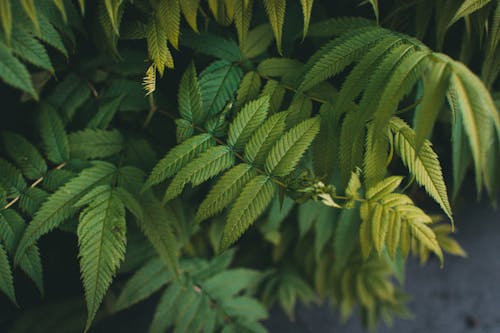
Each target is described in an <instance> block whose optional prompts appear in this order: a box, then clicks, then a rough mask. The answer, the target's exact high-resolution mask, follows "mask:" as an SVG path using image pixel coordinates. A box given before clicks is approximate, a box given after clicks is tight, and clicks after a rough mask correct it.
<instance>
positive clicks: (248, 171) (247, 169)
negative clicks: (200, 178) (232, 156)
mask: <svg viewBox="0 0 500 333" xmlns="http://www.w3.org/2000/svg"><path fill="white" fill-rule="evenodd" d="M256 175H257V172H256V171H255V169H254V168H253V167H252V166H250V165H248V164H246V163H242V164H239V165H237V166H235V167H233V168H232V169H230V170H229V171H227V172H226V173H225V174H224V175H222V177H220V179H219V180H218V181H217V183H215V185H214V186H213V187H212V188H211V189H210V192H209V193H208V195H207V197H206V198H205V199H204V200H203V201H202V203H201V205H200V207H199V208H198V212H197V213H196V217H195V221H196V222H201V221H204V220H206V219H207V218H209V217H212V216H214V215H216V214H218V213H220V212H221V211H222V210H223V209H224V208H225V207H227V206H228V205H229V204H230V203H231V202H232V201H233V200H234V199H235V198H236V197H237V196H238V194H239V193H240V192H241V190H242V189H243V187H244V186H245V185H246V184H247V183H248V181H249V180H250V179H252V178H254V177H255V176H256Z"/></svg>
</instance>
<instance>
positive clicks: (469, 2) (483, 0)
mask: <svg viewBox="0 0 500 333" xmlns="http://www.w3.org/2000/svg"><path fill="white" fill-rule="evenodd" d="M490 2H491V0H464V1H463V2H462V4H461V5H460V7H459V8H458V9H457V11H456V12H455V15H453V17H452V18H451V19H450V20H449V22H448V23H447V25H446V28H449V27H451V26H452V25H453V24H454V23H455V22H457V21H458V20H460V19H461V18H463V17H465V16H468V15H470V14H472V13H474V12H475V11H477V10H479V9H481V8H482V7H484V6H486V5H487V4H489V3H490Z"/></svg>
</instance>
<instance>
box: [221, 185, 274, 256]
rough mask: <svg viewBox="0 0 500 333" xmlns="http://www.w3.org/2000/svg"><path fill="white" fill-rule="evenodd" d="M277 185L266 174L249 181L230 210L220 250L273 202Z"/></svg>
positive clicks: (236, 237) (230, 243)
mask: <svg viewBox="0 0 500 333" xmlns="http://www.w3.org/2000/svg"><path fill="white" fill-rule="evenodd" d="M275 191H276V185H274V184H273V181H272V180H271V179H270V178H269V177H267V176H264V175H260V176H257V177H255V178H253V179H252V180H251V181H250V182H248V183H247V184H246V185H245V187H244V188H243V191H242V192H241V194H240V196H239V197H238V199H236V202H235V203H234V205H233V206H232V208H231V210H230V211H229V214H228V217H227V222H226V225H225V226H224V232H223V234H222V239H221V246H220V250H221V251H224V250H225V249H227V248H228V247H229V246H231V245H232V244H233V243H234V242H236V240H237V239H238V238H240V237H241V235H242V234H243V233H244V232H245V230H247V229H248V228H249V227H250V225H251V224H252V223H253V222H255V220H256V219H257V218H258V217H259V216H260V215H261V214H262V213H263V212H264V210H265V209H266V208H267V206H268V205H269V204H270V203H271V200H272V199H273V196H274V193H275Z"/></svg>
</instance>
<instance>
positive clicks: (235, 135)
mask: <svg viewBox="0 0 500 333" xmlns="http://www.w3.org/2000/svg"><path fill="white" fill-rule="evenodd" d="M268 111H269V97H268V96H264V97H261V98H259V99H257V100H255V101H251V102H249V103H247V104H246V105H245V106H244V107H243V109H242V110H241V111H240V112H238V114H237V115H236V118H235V119H234V120H233V121H232V122H231V124H230V125H229V133H228V139H227V142H228V144H229V145H230V146H231V147H233V148H234V149H235V150H241V149H242V148H243V147H244V146H245V144H246V143H247V141H248V139H249V138H250V136H251V135H252V134H253V132H254V131H255V130H256V129H257V128H258V127H259V126H260V125H261V124H262V123H263V122H264V120H266V117H267V113H268Z"/></svg>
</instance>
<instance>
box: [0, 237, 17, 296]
mask: <svg viewBox="0 0 500 333" xmlns="http://www.w3.org/2000/svg"><path fill="white" fill-rule="evenodd" d="M0 291H1V292H3V293H4V294H5V295H7V296H8V297H9V298H10V300H11V301H12V302H13V303H14V304H17V303H16V295H15V291H14V280H13V278H12V270H11V268H10V263H9V258H8V257H7V253H6V252H5V249H4V248H3V246H2V244H0Z"/></svg>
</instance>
